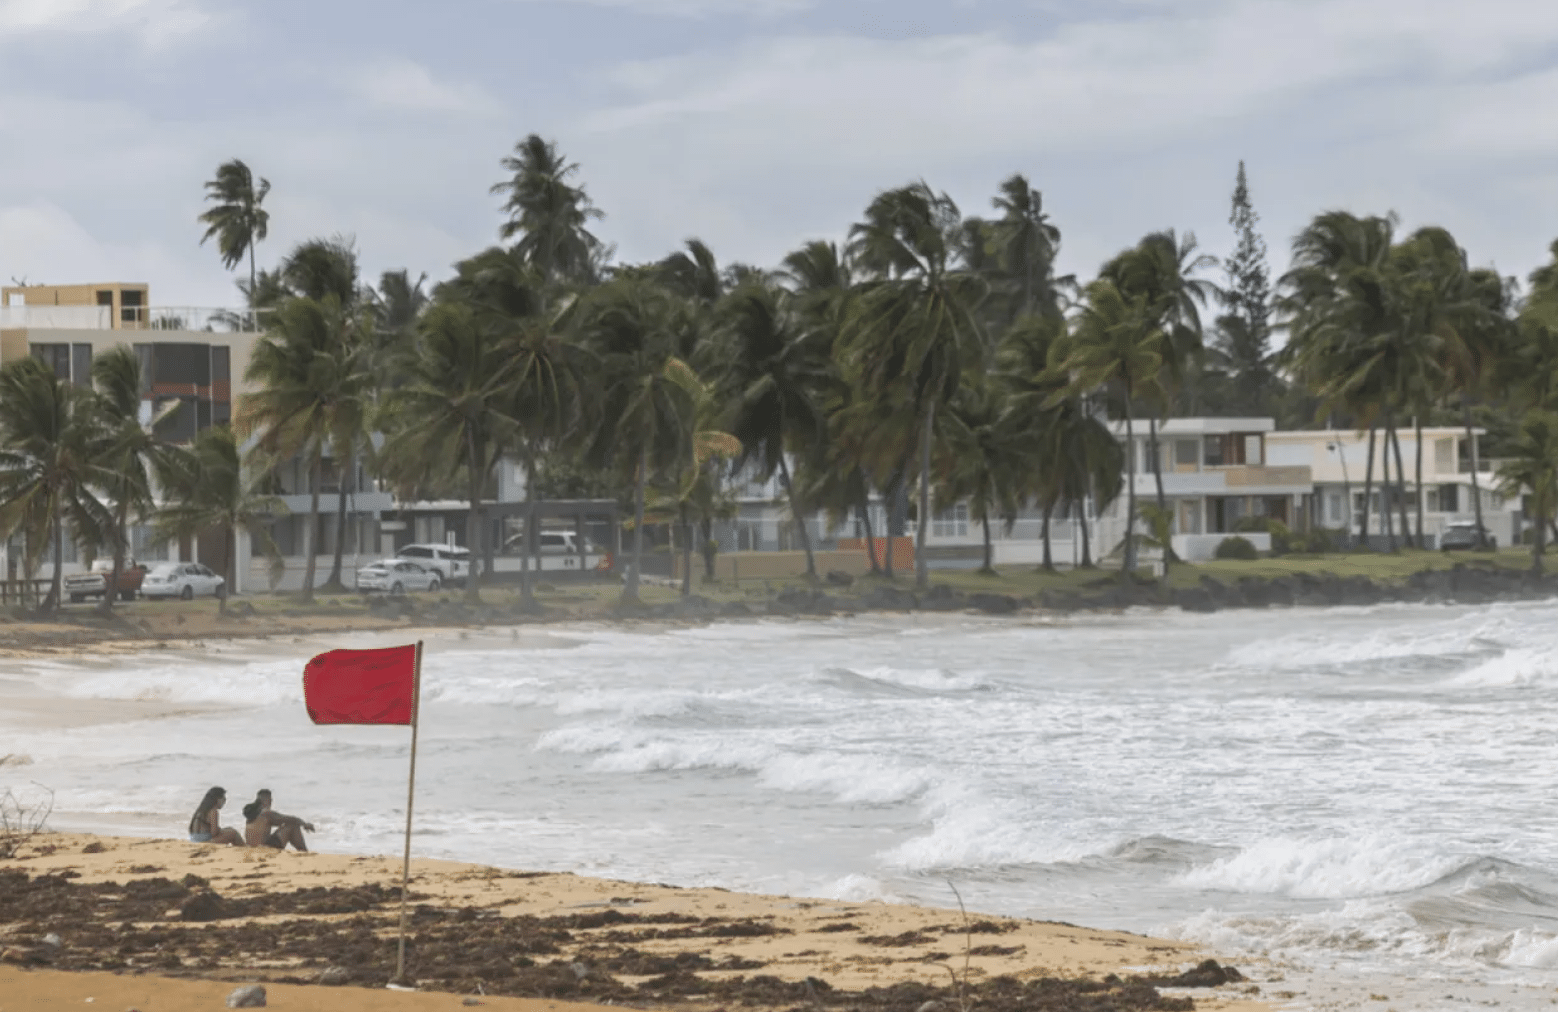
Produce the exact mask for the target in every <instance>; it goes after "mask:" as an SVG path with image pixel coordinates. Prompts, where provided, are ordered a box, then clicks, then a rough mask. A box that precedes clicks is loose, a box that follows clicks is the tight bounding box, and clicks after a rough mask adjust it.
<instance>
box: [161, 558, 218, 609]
mask: <svg viewBox="0 0 1558 1012" xmlns="http://www.w3.org/2000/svg"><path fill="white" fill-rule="evenodd" d="M226 582H227V581H225V580H223V579H222V578H221V577H220V576H217V575H216V574H215V573H213V572H211V570H209V569H207V568H206V567H205V566H202V565H201V564H200V563H198V562H159V563H157V564H156V565H155V566H152V567H151V569H149V570H147V571H146V578H145V579H144V580H142V581H141V596H142V597H181V598H183V599H184V600H186V601H188V600H190V599H191V598H196V597H206V596H209V597H221V596H222V595H224V594H226V593H227V588H226V587H225V586H224V584H225V583H226Z"/></svg>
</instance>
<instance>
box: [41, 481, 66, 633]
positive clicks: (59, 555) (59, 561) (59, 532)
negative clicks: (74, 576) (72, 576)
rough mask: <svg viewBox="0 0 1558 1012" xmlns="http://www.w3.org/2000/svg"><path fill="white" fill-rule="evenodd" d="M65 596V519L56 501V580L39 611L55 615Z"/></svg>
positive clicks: (51, 583) (50, 585)
mask: <svg viewBox="0 0 1558 1012" xmlns="http://www.w3.org/2000/svg"><path fill="white" fill-rule="evenodd" d="M64 594H65V518H64V517H62V516H60V512H59V500H58V499H56V500H55V507H54V579H53V580H51V581H49V596H48V597H47V598H45V599H44V601H43V604H42V605H41V606H40V607H39V609H38V610H39V611H42V612H44V613H46V614H53V613H54V612H57V611H59V609H60V600H61V599H62V598H63V596H64Z"/></svg>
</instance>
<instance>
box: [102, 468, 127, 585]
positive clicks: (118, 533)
mask: <svg viewBox="0 0 1558 1012" xmlns="http://www.w3.org/2000/svg"><path fill="white" fill-rule="evenodd" d="M120 491H121V493H122V494H121V495H120V496H119V502H118V508H117V510H115V516H114V568H113V571H112V572H111V573H109V574H108V585H107V586H106V587H104V588H103V604H102V609H103V611H105V612H111V611H113V610H114V602H115V601H116V600H118V598H119V577H120V574H122V573H123V572H124V554H125V542H127V541H128V540H129V533H130V532H129V529H128V528H129V526H130V496H129V490H128V489H127V488H125V489H121V490H120Z"/></svg>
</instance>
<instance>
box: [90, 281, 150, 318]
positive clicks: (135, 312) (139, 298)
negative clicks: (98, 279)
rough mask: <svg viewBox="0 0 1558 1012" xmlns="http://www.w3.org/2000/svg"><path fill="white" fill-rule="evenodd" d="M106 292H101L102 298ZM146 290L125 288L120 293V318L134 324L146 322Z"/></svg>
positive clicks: (99, 294)
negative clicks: (144, 297)
mask: <svg viewBox="0 0 1558 1012" xmlns="http://www.w3.org/2000/svg"><path fill="white" fill-rule="evenodd" d="M104 294H105V293H103V292H99V293H98V296H99V298H101V297H102V296H103V295H104ZM144 295H145V293H144V292H141V291H139V290H132V289H125V290H123V291H121V292H120V293H119V320H120V322H122V323H128V324H131V325H132V326H133V325H136V324H141V323H145V322H146V319H145V302H144V299H143V296H144Z"/></svg>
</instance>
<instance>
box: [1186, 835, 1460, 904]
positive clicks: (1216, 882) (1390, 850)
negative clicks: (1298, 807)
mask: <svg viewBox="0 0 1558 1012" xmlns="http://www.w3.org/2000/svg"><path fill="white" fill-rule="evenodd" d="M1466 863H1467V860H1466V859H1465V858H1464V857H1457V856H1452V855H1447V854H1444V853H1441V852H1439V851H1436V850H1435V849H1434V848H1432V847H1431V846H1429V845H1427V844H1424V843H1421V842H1418V841H1413V840H1403V839H1395V838H1391V837H1386V836H1380V835H1370V836H1363V837H1328V838H1323V839H1310V840H1302V839H1289V838H1283V837H1279V838H1275V839H1269V840H1262V841H1260V842H1259V843H1255V844H1252V845H1250V846H1248V847H1245V848H1243V849H1242V850H1240V851H1239V852H1238V853H1237V854H1234V855H1232V856H1231V857H1226V858H1222V859H1220V860H1217V861H1213V862H1212V863H1211V864H1207V865H1202V866H1199V867H1195V868H1191V869H1190V870H1188V871H1186V872H1184V873H1183V874H1181V875H1180V876H1179V877H1178V882H1179V884H1181V885H1185V886H1189V887H1192V888H1197V889H1207V890H1211V891H1215V892H1235V893H1261V894H1268V895H1281V896H1288V897H1292V898H1294V899H1333V900H1335V899H1350V898H1358V897H1367V896H1378V895H1381V894H1387V893H1401V892H1407V891H1410V890H1413V889H1421V888H1423V887H1424V886H1427V885H1431V884H1432V883H1434V882H1437V881H1439V880H1440V879H1442V878H1444V877H1445V876H1446V875H1448V874H1451V873H1452V872H1454V871H1456V870H1457V869H1459V868H1461V867H1464V866H1465V864H1466Z"/></svg>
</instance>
